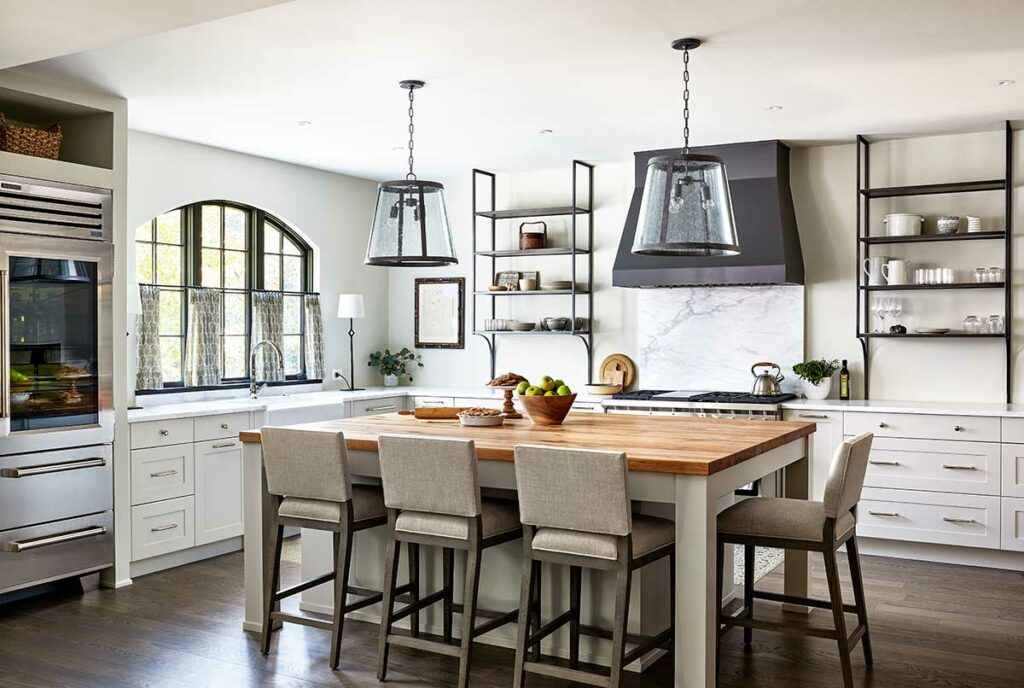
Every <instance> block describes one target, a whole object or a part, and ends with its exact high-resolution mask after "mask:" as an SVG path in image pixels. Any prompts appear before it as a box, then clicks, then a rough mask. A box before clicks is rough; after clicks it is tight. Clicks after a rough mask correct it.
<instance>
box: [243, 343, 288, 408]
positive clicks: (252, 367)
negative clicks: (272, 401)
mask: <svg viewBox="0 0 1024 688" xmlns="http://www.w3.org/2000/svg"><path fill="white" fill-rule="evenodd" d="M264 344H266V345H267V346H269V347H270V348H271V349H273V350H274V351H275V352H277V364H278V366H279V368H280V371H281V379H282V380H283V379H284V354H282V353H281V347H279V346H278V345H277V344H275V343H274V342H272V341H270V340H269V339H263V340H261V341H258V342H256V343H255V344H253V347H252V351H250V352H249V375H250V377H251V381H250V382H249V398H250V399H259V397H260V392H262V391H263V390H265V389H266V388H267V383H266V382H264V383H263V384H259V383H258V382H257V381H256V352H257V351H259V348H260V347H261V346H263V345H264Z"/></svg>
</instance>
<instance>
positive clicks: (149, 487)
mask: <svg viewBox="0 0 1024 688" xmlns="http://www.w3.org/2000/svg"><path fill="white" fill-rule="evenodd" d="M194 491H195V452H194V450H193V448H192V445H191V444H176V445H174V446H173V447H153V448H151V449H135V450H133V451H132V505H133V506H134V505H139V504H147V503H149V502H156V501H159V500H162V499H172V498H174V497H184V496H186V495H190V494H192V493H193V492H194Z"/></svg>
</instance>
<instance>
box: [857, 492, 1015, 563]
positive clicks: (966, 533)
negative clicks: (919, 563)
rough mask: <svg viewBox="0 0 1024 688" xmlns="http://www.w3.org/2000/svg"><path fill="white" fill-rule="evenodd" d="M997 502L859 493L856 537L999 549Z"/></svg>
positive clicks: (970, 497) (936, 494)
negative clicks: (860, 495) (860, 494)
mask: <svg viewBox="0 0 1024 688" xmlns="http://www.w3.org/2000/svg"><path fill="white" fill-rule="evenodd" d="M999 501H1000V500H999V497H983V496H979V495H961V494H949V493H946V492H917V491H912V490H884V489H879V488H868V487H866V488H864V493H863V495H862V497H861V500H860V506H859V507H857V534H858V535H861V536H864V537H876V538H885V539H888V540H907V541H910V542H928V543H934V544H940V545H963V546H967V547H985V548H989V549H999V546H1000V539H999V532H1000V525H999V519H1000V515H999V510H1000V504H999Z"/></svg>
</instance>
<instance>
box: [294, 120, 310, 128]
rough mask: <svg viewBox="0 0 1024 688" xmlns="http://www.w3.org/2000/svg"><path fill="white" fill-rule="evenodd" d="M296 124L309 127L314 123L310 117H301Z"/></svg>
mask: <svg viewBox="0 0 1024 688" xmlns="http://www.w3.org/2000/svg"><path fill="white" fill-rule="evenodd" d="M296 124H298V125H299V126H300V127H308V126H310V125H311V124H313V123H312V122H310V121H309V120H308V119H300V120H299V121H298V122H296Z"/></svg>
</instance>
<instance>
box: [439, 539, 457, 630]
mask: <svg viewBox="0 0 1024 688" xmlns="http://www.w3.org/2000/svg"><path fill="white" fill-rule="evenodd" d="M441 559H442V563H441V568H442V573H441V575H442V578H443V586H444V592H445V594H444V601H443V611H442V615H443V616H444V619H443V623H444V641H445V642H446V643H450V642H451V641H452V614H453V612H452V602H453V599H452V598H453V596H454V593H455V582H454V581H455V550H454V549H452V548H451V547H445V548H443V549H442V550H441Z"/></svg>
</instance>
